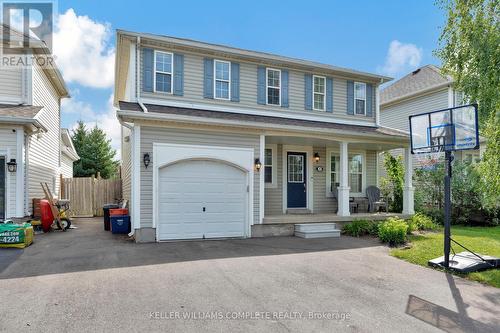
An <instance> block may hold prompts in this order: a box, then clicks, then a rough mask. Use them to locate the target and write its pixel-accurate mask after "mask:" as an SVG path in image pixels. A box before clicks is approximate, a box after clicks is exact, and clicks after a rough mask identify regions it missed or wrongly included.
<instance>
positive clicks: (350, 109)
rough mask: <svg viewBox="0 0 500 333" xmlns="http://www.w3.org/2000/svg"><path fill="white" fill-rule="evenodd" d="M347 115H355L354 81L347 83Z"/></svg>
mask: <svg viewBox="0 0 500 333" xmlns="http://www.w3.org/2000/svg"><path fill="white" fill-rule="evenodd" d="M347 114H354V81H347Z"/></svg>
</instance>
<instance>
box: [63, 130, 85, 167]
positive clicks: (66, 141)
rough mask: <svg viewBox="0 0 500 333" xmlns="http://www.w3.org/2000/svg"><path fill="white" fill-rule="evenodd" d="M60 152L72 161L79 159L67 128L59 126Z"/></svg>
mask: <svg viewBox="0 0 500 333" xmlns="http://www.w3.org/2000/svg"><path fill="white" fill-rule="evenodd" d="M61 153H63V154H65V155H66V156H68V157H69V158H70V159H71V160H73V161H74V162H75V161H78V160H79V159H80V156H78V153H77V152H76V149H75V146H74V145H73V140H71V135H70V133H69V130H68V129H67V128H61Z"/></svg>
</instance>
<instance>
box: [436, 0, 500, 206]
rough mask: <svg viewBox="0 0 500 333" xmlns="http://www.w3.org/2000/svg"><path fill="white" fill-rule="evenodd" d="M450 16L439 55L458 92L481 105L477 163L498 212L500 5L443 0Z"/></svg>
mask: <svg viewBox="0 0 500 333" xmlns="http://www.w3.org/2000/svg"><path fill="white" fill-rule="evenodd" d="M439 4H440V6H441V7H442V8H443V9H444V10H445V11H446V12H447V15H448V17H447V22H446V25H445V27H444V29H443V31H442V33H441V37H440V40H439V41H440V48H439V49H438V50H437V51H436V52H435V54H436V55H437V56H438V57H439V58H440V59H441V60H442V62H443V70H444V72H445V73H447V74H449V75H451V76H452V77H453V79H454V84H455V88H456V89H457V90H460V91H463V92H464V95H465V97H466V98H467V99H468V100H470V101H472V102H477V103H478V105H479V123H480V129H481V135H482V136H484V137H485V138H486V140H487V146H486V151H485V153H484V154H483V158H482V161H481V162H480V165H479V169H478V170H479V172H480V175H481V188H482V193H483V195H484V196H485V199H486V200H484V201H483V202H484V204H485V208H488V209H490V210H494V209H500V150H499V147H500V133H499V132H500V22H499V17H500V2H499V1H498V0H440V2H439Z"/></svg>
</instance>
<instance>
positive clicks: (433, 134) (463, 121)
mask: <svg viewBox="0 0 500 333" xmlns="http://www.w3.org/2000/svg"><path fill="white" fill-rule="evenodd" d="M410 141H411V153H412V154H423V153H427V154H428V153H437V152H443V151H455V150H466V149H478V148H479V131H478V124H477V105H476V104H471V105H463V106H458V107H454V108H449V109H444V110H438V111H432V112H426V113H422V114H418V115H413V116H410Z"/></svg>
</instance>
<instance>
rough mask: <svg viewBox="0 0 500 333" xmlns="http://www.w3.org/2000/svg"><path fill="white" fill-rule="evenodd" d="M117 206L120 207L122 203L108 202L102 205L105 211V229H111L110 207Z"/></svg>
mask: <svg viewBox="0 0 500 333" xmlns="http://www.w3.org/2000/svg"><path fill="white" fill-rule="evenodd" d="M115 208H120V205H117V204H107V205H104V206H102V210H103V211H104V230H106V231H110V230H111V228H110V225H109V210H110V209H115Z"/></svg>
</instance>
